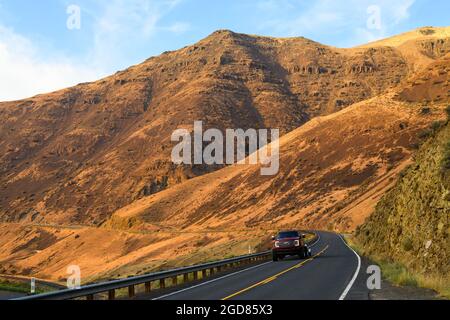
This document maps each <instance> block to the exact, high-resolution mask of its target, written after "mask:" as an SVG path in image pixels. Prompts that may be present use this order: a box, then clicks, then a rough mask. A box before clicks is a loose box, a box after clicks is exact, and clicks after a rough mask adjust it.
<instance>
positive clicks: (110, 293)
mask: <svg viewBox="0 0 450 320" xmlns="http://www.w3.org/2000/svg"><path fill="white" fill-rule="evenodd" d="M115 299H116V290H114V289H112V290H109V291H108V300H115Z"/></svg>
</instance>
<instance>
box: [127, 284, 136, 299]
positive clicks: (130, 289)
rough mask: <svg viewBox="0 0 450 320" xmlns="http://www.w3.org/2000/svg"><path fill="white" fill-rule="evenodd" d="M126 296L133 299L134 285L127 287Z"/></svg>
mask: <svg viewBox="0 0 450 320" xmlns="http://www.w3.org/2000/svg"><path fill="white" fill-rule="evenodd" d="M128 296H129V297H130V298H133V297H134V296H135V292H134V285H133V286H129V287H128Z"/></svg>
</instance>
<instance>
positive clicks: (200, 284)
mask: <svg viewBox="0 0 450 320" xmlns="http://www.w3.org/2000/svg"><path fill="white" fill-rule="evenodd" d="M317 237H318V238H317V240H316V241H315V242H314V243H313V244H312V245H310V246H309V247H310V248H312V247H314V246H315V245H316V244H317V243H318V242H319V241H320V234H318V233H317ZM269 263H272V261H268V262H265V263H261V264H258V265H256V266H253V267H250V268H247V269H244V270H239V271H236V272H233V273H230V274H227V275H225V276H223V277H220V278H216V279H212V280H209V281H205V282H202V283H199V284H197V285H195V286H192V287H188V288H185V289H182V290H178V291H175V292H172V293H169V294H166V295H163V296H160V297H157V298H154V299H152V300H161V299H164V298H168V297H171V296H174V295H177V294H179V293H182V292H185V291H188V290H191V289H195V288H198V287H201V286H204V285H207V284H210V283H213V282H216V281H219V280H222V279H226V278H228V277H231V276H234V275H237V274H239V273H242V272H245V271H250V270H253V269H256V268H259V267H262V266H265V265H267V264H269Z"/></svg>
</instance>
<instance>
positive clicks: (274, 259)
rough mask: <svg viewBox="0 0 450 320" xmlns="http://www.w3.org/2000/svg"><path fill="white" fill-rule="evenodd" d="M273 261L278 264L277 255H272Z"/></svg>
mask: <svg viewBox="0 0 450 320" xmlns="http://www.w3.org/2000/svg"><path fill="white" fill-rule="evenodd" d="M272 261H273V262H277V261H278V257H277V255H276V254H274V255H272Z"/></svg>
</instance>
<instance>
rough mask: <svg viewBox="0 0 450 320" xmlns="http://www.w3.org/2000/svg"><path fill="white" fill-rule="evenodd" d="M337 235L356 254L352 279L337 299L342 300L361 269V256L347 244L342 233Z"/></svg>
mask: <svg viewBox="0 0 450 320" xmlns="http://www.w3.org/2000/svg"><path fill="white" fill-rule="evenodd" d="M339 237H340V238H341V240H342V241H343V242H344V244H345V245H346V246H347V247H348V248H349V249H350V250H351V251H352V252H353V253H354V254H355V255H356V257H357V258H358V267H357V268H356V271H355V274H354V275H353V278H352V280H350V282H349V284H348V285H347V287H346V288H345V290H344V292H342V294H341V296H340V297H339V300H341V301H342V300H344V299H345V297H346V296H347V294H348V292H349V291H350V289H351V288H352V287H353V284H354V283H355V281H356V278H358V275H359V270H360V269H361V257H360V256H359V255H358V254H357V253H356V251H355V250H353V249H352V248H351V247H350V246H349V245H348V244H347V242H345V240H344V238H343V237H342V235H339Z"/></svg>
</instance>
